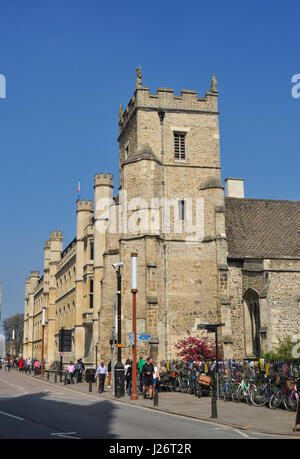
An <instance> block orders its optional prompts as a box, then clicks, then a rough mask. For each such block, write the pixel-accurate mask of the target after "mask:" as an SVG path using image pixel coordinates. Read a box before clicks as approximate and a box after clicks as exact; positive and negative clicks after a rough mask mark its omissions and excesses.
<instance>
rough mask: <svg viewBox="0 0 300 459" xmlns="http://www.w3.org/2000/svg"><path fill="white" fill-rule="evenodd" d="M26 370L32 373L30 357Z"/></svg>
mask: <svg viewBox="0 0 300 459" xmlns="http://www.w3.org/2000/svg"><path fill="white" fill-rule="evenodd" d="M26 370H27V371H29V373H31V358H30V357H29V358H28V359H27V362H26Z"/></svg>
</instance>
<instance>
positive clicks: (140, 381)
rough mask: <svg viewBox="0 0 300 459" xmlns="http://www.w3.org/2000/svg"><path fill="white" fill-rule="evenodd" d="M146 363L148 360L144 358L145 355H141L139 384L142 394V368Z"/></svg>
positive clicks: (138, 365)
mask: <svg viewBox="0 0 300 459" xmlns="http://www.w3.org/2000/svg"><path fill="white" fill-rule="evenodd" d="M145 363H146V360H145V359H144V358H143V357H140V359H139V361H138V364H137V367H138V374H139V383H140V384H139V386H140V393H141V394H142V393H143V374H142V370H143V366H144V365H145Z"/></svg>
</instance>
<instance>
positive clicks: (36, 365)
mask: <svg viewBox="0 0 300 459" xmlns="http://www.w3.org/2000/svg"><path fill="white" fill-rule="evenodd" d="M33 367H34V376H36V375H37V374H38V369H39V368H40V363H39V361H38V360H35V362H34V365H33Z"/></svg>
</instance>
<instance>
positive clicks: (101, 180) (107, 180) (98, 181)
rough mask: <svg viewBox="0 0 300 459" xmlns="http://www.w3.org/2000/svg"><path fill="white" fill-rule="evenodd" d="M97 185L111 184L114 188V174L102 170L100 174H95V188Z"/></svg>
mask: <svg viewBox="0 0 300 459" xmlns="http://www.w3.org/2000/svg"><path fill="white" fill-rule="evenodd" d="M97 186H109V187H111V188H113V186H114V176H113V175H112V174H109V173H104V172H100V174H95V178H94V188H95V187H97Z"/></svg>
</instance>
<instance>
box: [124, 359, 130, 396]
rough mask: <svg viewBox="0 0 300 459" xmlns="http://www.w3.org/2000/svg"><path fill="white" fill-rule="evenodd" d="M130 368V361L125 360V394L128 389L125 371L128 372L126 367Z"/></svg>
mask: <svg viewBox="0 0 300 459" xmlns="http://www.w3.org/2000/svg"><path fill="white" fill-rule="evenodd" d="M129 366H130V360H129V359H127V360H126V363H125V365H124V376H125V381H126V387H125V391H126V392H127V389H128V380H127V378H126V373H127V370H128V367H129Z"/></svg>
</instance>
